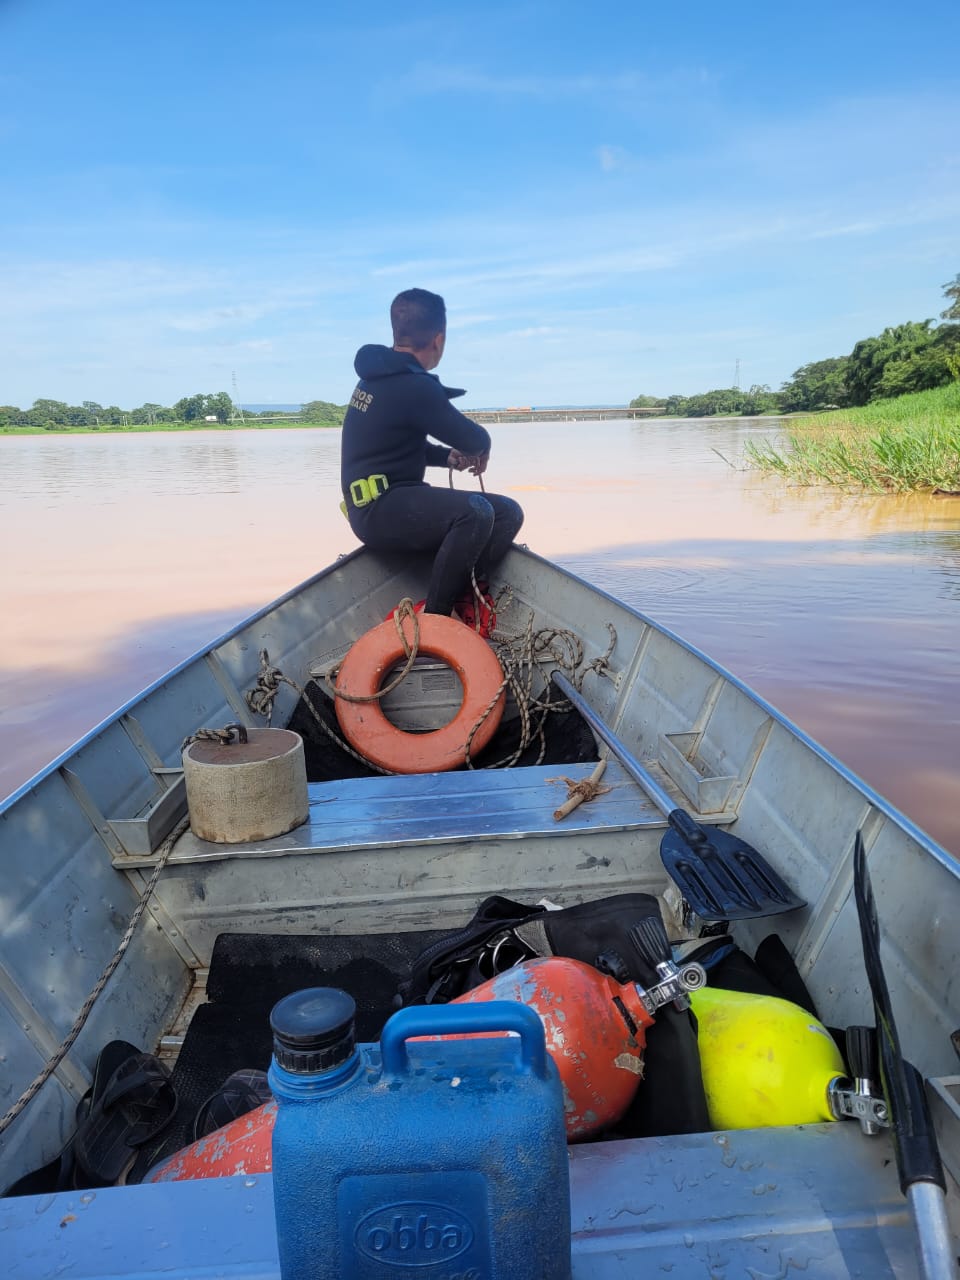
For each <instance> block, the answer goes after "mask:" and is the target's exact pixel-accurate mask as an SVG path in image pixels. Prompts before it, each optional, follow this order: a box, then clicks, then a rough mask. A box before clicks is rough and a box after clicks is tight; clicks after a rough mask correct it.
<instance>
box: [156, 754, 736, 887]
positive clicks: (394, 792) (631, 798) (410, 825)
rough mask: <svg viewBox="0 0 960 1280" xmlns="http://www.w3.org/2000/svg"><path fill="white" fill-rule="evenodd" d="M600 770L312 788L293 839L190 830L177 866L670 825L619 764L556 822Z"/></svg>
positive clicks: (588, 767)
mask: <svg viewBox="0 0 960 1280" xmlns="http://www.w3.org/2000/svg"><path fill="white" fill-rule="evenodd" d="M594 767H595V766H594V764H592V763H589V762H588V763H580V764H559V765H532V766H526V767H523V768H518V769H497V770H480V769H477V770H469V771H466V770H460V771H457V772H450V773H429V774H404V775H402V776H389V777H376V778H344V779H339V780H337V781H333V782H313V783H310V784H309V786H308V795H309V801H310V814H309V818H308V819H307V821H306V822H305V823H304V824H303V825H302V826H300V827H297V828H295V829H294V830H293V831H290V832H288V833H287V834H286V835H283V836H276V837H274V838H273V839H270V840H263V841H259V842H254V843H246V844H231V845H217V844H212V843H210V842H208V841H205V840H199V839H197V837H196V836H195V835H194V834H193V833H192V832H191V831H187V832H186V833H185V834H184V835H183V836H181V837H180V839H179V840H178V841H177V845H176V848H175V850H174V852H173V855H172V861H174V862H182V861H193V860H195V859H203V858H210V857H227V856H231V855H242V854H244V853H247V854H251V853H254V854H255V853H262V854H276V853H284V852H302V853H321V852H331V851H334V850H344V849H352V850H358V849H364V848H382V847H384V846H402V845H407V844H411V845H424V844H435V843H448V842H457V841H468V840H483V839H486V838H489V837H495V836H497V837H502V836H507V837H510V836H515V837H531V838H535V837H544V838H554V839H556V838H557V837H558V836H560V837H563V836H569V835H575V834H577V833H589V834H591V835H592V836H595V837H598V838H599V837H602V836H603V835H604V834H607V833H609V834H611V835H612V834H614V833H620V832H624V831H632V830H641V829H644V828H651V827H653V828H662V827H665V826H666V820H665V819H664V817H663V815H662V814H661V813H660V811H659V810H658V809H657V808H656V807H655V806H654V805H653V803H652V802H651V801H650V800H648V799H647V797H646V795H645V794H644V792H643V791H642V790H641V788H640V787H639V786H637V784H636V783H635V782H634V781H633V780H632V779H631V778H630V777H628V775H627V774H626V772H625V771H624V769H623V767H622V766H621V765H620V764H619V762H618V761H616V760H613V759H611V760H610V761H609V762H608V764H607V768H606V772H605V773H604V775H603V778H602V780H601V785H602V786H607V787H609V788H610V790H609V791H607V792H604V793H603V794H602V795H600V796H598V797H597V798H596V799H594V800H592V801H590V802H589V803H587V804H582V805H580V806H579V807H578V808H577V809H574V811H573V812H572V813H571V814H569V815H568V816H567V817H566V818H564V819H563V821H562V822H556V821H555V820H554V817H553V814H554V810H555V809H557V808H558V807H559V806H560V805H561V804H562V803H563V801H564V800H565V799H566V797H567V787H566V785H565V782H564V781H562V780H561V779H565V778H569V779H571V780H572V781H575V782H579V781H581V780H582V779H585V778H588V777H589V776H590V774H591V773H592V772H593V769H594ZM664 780H665V779H664ZM723 816H726V815H723ZM733 816H734V815H733V814H731V815H729V818H730V819H732V817H733Z"/></svg>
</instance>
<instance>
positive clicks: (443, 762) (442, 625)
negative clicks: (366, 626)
mask: <svg viewBox="0 0 960 1280" xmlns="http://www.w3.org/2000/svg"><path fill="white" fill-rule="evenodd" d="M417 618H418V621H419V623H420V647H419V650H418V652H419V653H422V654H425V655H428V656H430V657H432V658H439V659H440V660H441V662H445V663H446V664H447V666H449V667H451V668H452V669H453V670H454V671H455V672H456V673H457V675H458V676H459V677H460V683H461V684H462V685H463V703H462V705H461V707H460V710H459V711H458V712H457V714H456V715H455V716H454V717H453V719H452V720H451V721H450V723H449V724H445V725H443V727H442V728H440V729H432V730H430V731H429V732H427V733H407V732H406V731H405V730H403V729H398V728H397V726H396V725H394V724H391V723H390V721H389V720H388V719H387V717H386V716H385V715H384V713H383V711H382V710H381V707H380V703H379V702H377V701H375V702H347V701H346V700H345V699H343V698H337V701H336V707H337V719H338V720H339V721H340V728H341V729H342V730H343V733H344V736H345V737H346V739H347V741H348V742H349V743H350V744H351V746H353V747H355V748H356V749H357V751H359V752H360V754H361V755H363V756H365V757H366V759H367V760H371V761H372V762H373V763H374V764H376V765H379V766H380V768H381V769H389V770H390V771H391V772H392V773H443V772H445V771H446V770H447V769H456V768H457V766H458V765H461V764H463V763H464V761H465V760H466V758H467V739H468V738H469V737H470V733H471V731H472V730H473V728H474V726H475V725H476V723H477V721H478V720H479V719H480V717H481V716H482V715H483V713H484V711H486V710H487V708H488V707H489V706H490V703H491V701H492V700H493V699H494V697H495V696H496V693H497V690H498V689H499V688H500V686H501V684H502V683H503V670H502V668H501V666H500V663H499V661H498V659H497V656H496V654H495V653H494V652H493V650H492V649H491V648H490V646H489V645H488V644H487V643H486V642H485V641H483V640H481V638H480V637H479V636H478V635H477V633H476V632H475V631H471V630H470V628H469V627H466V626H464V624H463V623H462V622H458V621H457V620H456V618H445V617H443V616H442V615H441V614H437V613H422V614H418V615H417ZM403 628H404V634H405V635H406V637H407V641H408V642H412V641H413V623H412V621H411V620H410V619H408V618H406V619H404V622H403ZM405 657H406V654H405V652H404V648H403V643H402V641H401V639H400V636H399V635H398V633H397V627H396V623H395V622H394V620H393V619H392V618H391V619H389V620H388V621H387V622H381V623H380V625H379V626H376V627H373V628H372V629H371V630H370V631H368V632H367V633H366V634H365V635H362V636H361V637H360V639H359V640H358V641H357V642H356V644H355V645H354V646H353V648H352V649H351V650H350V652H349V653H348V654H347V656H346V657H345V658H344V660H343V663H342V664H341V666H340V671H339V673H338V675H337V686H336V687H337V691H338V692H341V691H342V692H345V693H349V694H353V695H355V696H362V697H369V696H370V695H371V694H373V693H376V692H377V690H378V689H379V688H380V685H381V683H382V681H383V677H384V675H385V674H386V673H387V671H389V670H390V668H391V667H392V666H394V665H395V664H396V663H397V662H399V661H401V660H402V659H403V658H405ZM505 702H506V695H505V693H504V692H503V691H502V690H501V693H500V697H499V698H498V699H497V701H496V703H495V704H494V706H493V708H492V710H491V711H490V714H489V715H488V716H487V718H486V719H485V720H484V722H483V724H482V725H481V726H480V728H479V729H478V730H477V732H476V733H475V734H474V736H473V740H472V742H471V743H470V752H471V754H476V753H477V752H479V751H482V750H483V748H484V747H485V746H486V745H487V743H488V742H489V741H490V739H491V738H492V737H493V735H494V734H495V733H496V731H497V728H498V726H499V724H500V718H501V716H502V715H503V708H504V703H505Z"/></svg>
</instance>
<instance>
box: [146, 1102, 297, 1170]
mask: <svg viewBox="0 0 960 1280" xmlns="http://www.w3.org/2000/svg"><path fill="white" fill-rule="evenodd" d="M276 1118H277V1104H276V1101H275V1100H274V1101H271V1102H265V1103H263V1104H262V1105H261V1106H259V1107H257V1108H256V1109H255V1110H254V1111H248V1112H247V1113H246V1114H245V1115H242V1116H238V1117H237V1118H236V1120H231V1121H230V1123H229V1124H225V1125H224V1126H223V1127H222V1128H221V1129H216V1130H214V1132H213V1133H209V1134H207V1136H206V1137H205V1138H199V1139H198V1140H197V1141H196V1142H192V1143H191V1144H190V1146H189V1147H184V1148H183V1149H182V1150H180V1151H175V1152H174V1153H173V1155H172V1156H169V1157H168V1158H167V1159H166V1160H164V1161H163V1162H162V1163H161V1164H158V1165H154V1167H153V1168H152V1169H151V1170H150V1172H149V1173H148V1174H147V1176H146V1177H145V1178H144V1182H185V1181H188V1180H191V1179H194V1178H232V1177H233V1176H234V1174H237V1173H269V1172H270V1170H271V1168H272V1167H273V1164H272V1159H271V1143H272V1141H273V1125H274V1121H275V1120H276Z"/></svg>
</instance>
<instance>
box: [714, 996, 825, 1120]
mask: <svg viewBox="0 0 960 1280" xmlns="http://www.w3.org/2000/svg"><path fill="white" fill-rule="evenodd" d="M690 1003H691V1005H692V1006H693V1011H694V1013H695V1014H696V1015H697V1023H698V1042H699V1046H700V1065H701V1069H702V1072H703V1085H704V1091H705V1092H706V1095H707V1107H708V1109H709V1112H710V1120H711V1123H712V1124H713V1127H714V1128H715V1129H761V1128H768V1127H770V1126H773V1125H784V1124H815V1123H817V1122H819V1121H821V1120H833V1119H836V1118H837V1117H836V1115H835V1113H834V1111H833V1110H831V1107H830V1103H829V1100H828V1091H829V1089H830V1086H831V1083H832V1082H833V1081H835V1080H837V1079H838V1078H839V1077H843V1076H845V1075H846V1068H845V1066H844V1062H843V1057H842V1056H841V1053H840V1050H839V1049H838V1048H837V1045H836V1043H835V1041H834V1039H833V1037H832V1036H831V1035H830V1032H829V1031H828V1030H827V1029H826V1027H825V1026H824V1025H823V1023H821V1022H818V1021H817V1019H816V1018H814V1017H813V1015H812V1014H809V1013H807V1011H806V1010H805V1009H801V1008H800V1006H799V1005H795V1004H791V1003H790V1001H789V1000H778V999H777V998H776V997H774V996H758V995H750V994H748V993H746V992H742V991H721V990H719V989H718V988H716V987H703V988H702V989H701V990H699V991H693V992H691V993H690Z"/></svg>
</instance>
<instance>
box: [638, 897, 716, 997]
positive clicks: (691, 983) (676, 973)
mask: <svg viewBox="0 0 960 1280" xmlns="http://www.w3.org/2000/svg"><path fill="white" fill-rule="evenodd" d="M630 940H631V942H632V943H633V945H634V946H635V947H636V949H637V951H638V952H639V953H640V956H641V958H642V959H643V960H645V961H646V963H647V964H648V965H651V966H652V967H653V968H654V969H655V970H656V972H657V976H658V977H659V979H660V981H659V982H656V983H654V984H653V985H652V986H650V987H646V988H644V987H641V986H639V984H638V986H637V995H638V996H639V997H640V999H641V1001H642V1002H643V1006H644V1008H645V1009H646V1010H647V1012H648V1013H649V1014H651V1015H653V1014H654V1013H656V1011H657V1010H658V1009H660V1008H662V1007H663V1005H665V1004H670V1003H671V1002H672V1003H673V1006H674V1008H675V1009H689V1008H690V995H689V993H690V992H691V991H699V990H700V988H701V987H703V986H706V982H707V973H706V970H705V969H704V967H703V965H700V964H697V963H696V961H690V962H689V963H687V964H684V965H678V964H677V962H676V961H675V960H674V958H673V952H672V951H671V949H670V943H669V941H668V940H667V931H666V929H664V927H663V921H662V920H661V919H660V918H659V916H650V917H648V918H647V919H645V920H640V921H638V922H637V924H635V925H634V926H633V928H632V929H631V930H630Z"/></svg>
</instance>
